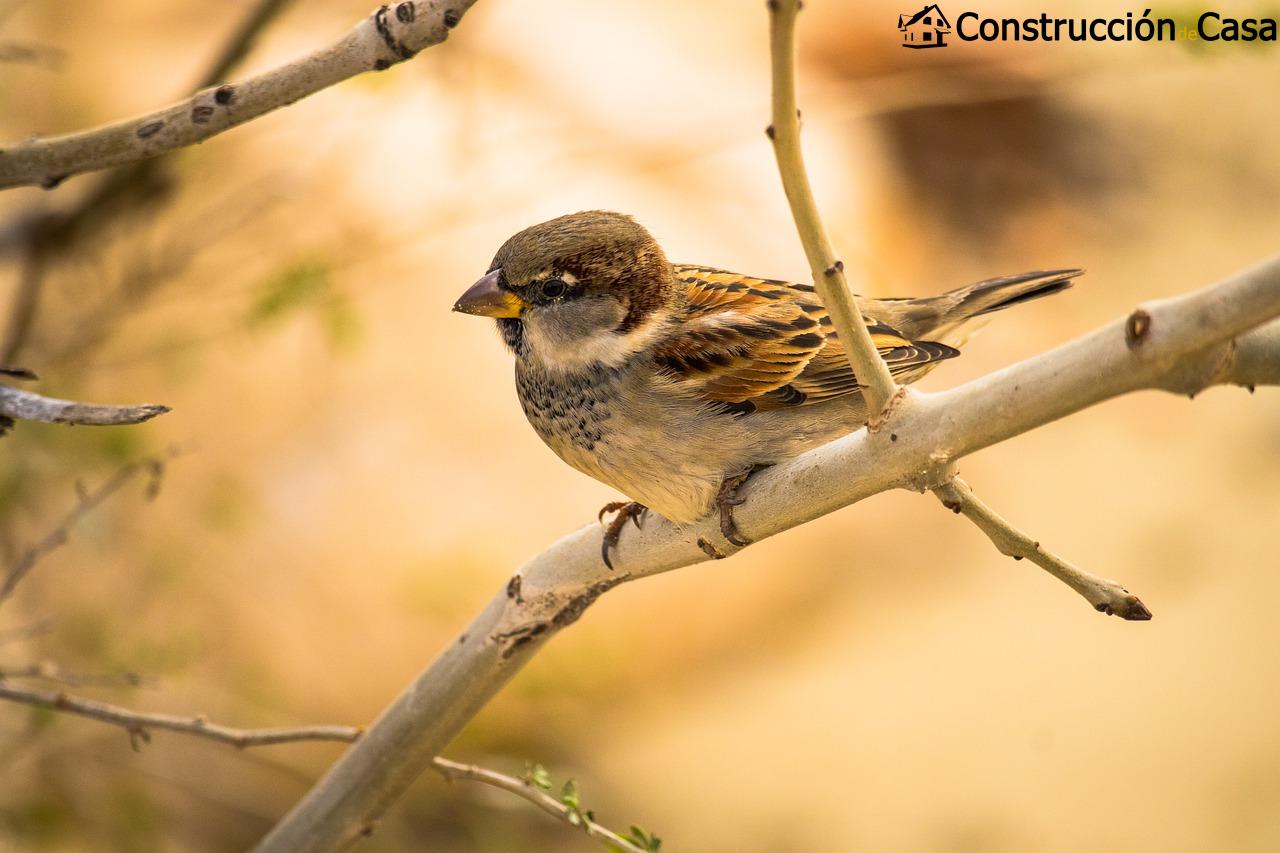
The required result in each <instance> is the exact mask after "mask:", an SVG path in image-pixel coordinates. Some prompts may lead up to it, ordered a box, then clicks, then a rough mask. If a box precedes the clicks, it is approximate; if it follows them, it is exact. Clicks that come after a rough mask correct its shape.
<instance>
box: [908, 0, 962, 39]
mask: <svg viewBox="0 0 1280 853" xmlns="http://www.w3.org/2000/svg"><path fill="white" fill-rule="evenodd" d="M898 29H899V30H901V31H902V46H903V47H910V48H915V49H920V48H925V47H946V46H947V41H946V39H947V35H948V34H949V33H950V32H951V22H950V21H948V20H947V16H946V15H944V14H942V10H941V9H939V8H938V4H937V3H930V4H929V5H928V6H925V7H924V8H923V9H921V10H920V11H919V12H916V13H915V14H914V15H905V14H903V15H899V16H898Z"/></svg>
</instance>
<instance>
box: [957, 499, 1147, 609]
mask: <svg viewBox="0 0 1280 853" xmlns="http://www.w3.org/2000/svg"><path fill="white" fill-rule="evenodd" d="M933 493H934V494H935V495H937V496H938V500H940V501H942V505H943V506H945V507H946V508H947V509H949V510H952V511H953V512H957V513H963V514H964V516H965V518H967V519H969V520H970V521H972V522H973V523H974V524H976V525H977V526H978V529H980V530H981V531H982V532H983V533H985V534H987V537H988V538H990V539H991V543H992V544H993V545H995V546H996V548H997V549H998V550H999V551H1000V553H1001V554H1004V555H1005V556H1006V557H1013V559H1015V560H1021V559H1022V558H1023V557H1026V558H1027V559H1029V560H1031V562H1033V563H1035V564H1036V565H1037V566H1039V567H1040V568H1042V569H1044V570H1045V571H1046V572H1048V573H1049V574H1051V575H1053V576H1054V577H1055V578H1057V579H1058V580H1060V581H1062V582H1063V583H1065V584H1066V585H1067V586H1069V587H1071V588H1072V589H1074V590H1075V591H1076V592H1078V593H1080V594H1081V595H1083V596H1084V597H1085V600H1086V601H1088V602H1089V603H1090V604H1092V605H1093V608H1094V609H1095V610H1097V611H1099V612H1100V613H1106V614H1107V615H1113V614H1114V615H1116V616H1119V617H1120V618H1121V619H1129V620H1132V621H1138V622H1145V621H1146V620H1148V619H1150V618H1151V611H1150V610H1148V609H1147V607H1146V605H1145V604H1143V603H1142V600H1141V599H1139V598H1138V596H1136V595H1134V594H1133V593H1131V592H1129V590H1127V589H1125V588H1124V587H1123V586H1121V585H1120V584H1118V583H1116V582H1115V581H1112V580H1107V579H1106V578H1100V577H1097V576H1096V575H1091V574H1089V573H1088V572H1085V571H1082V570H1080V569H1077V568H1076V567H1075V566H1073V565H1071V564H1070V563H1068V562H1067V561H1065V560H1063V559H1062V558H1061V557H1058V556H1056V555H1054V554H1051V553H1049V552H1048V551H1046V550H1044V549H1043V548H1042V547H1040V543H1039V542H1036V541H1034V540H1033V539H1032V538H1031V537H1030V536H1028V535H1026V534H1025V533H1023V532H1022V531H1020V530H1018V529H1016V528H1015V527H1013V526H1012V525H1011V524H1009V522H1007V521H1005V520H1004V519H1003V518H1001V517H1000V516H999V515H997V514H996V512H995V511H994V510H993V509H991V507H989V506H987V505H986V504H984V503H983V502H982V501H980V500H978V498H977V496H976V495H974V493H973V490H972V489H970V488H969V484H968V483H966V482H965V481H964V480H962V479H960V478H959V477H954V478H953V479H952V480H951V481H950V482H948V483H944V484H943V485H941V486H938V487H936V488H935V489H934V490H933Z"/></svg>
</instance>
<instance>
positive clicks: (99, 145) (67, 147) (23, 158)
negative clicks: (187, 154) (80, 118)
mask: <svg viewBox="0 0 1280 853" xmlns="http://www.w3.org/2000/svg"><path fill="white" fill-rule="evenodd" d="M474 3H475V0H452V2H447V3H442V2H426V0H403V1H402V2H400V3H397V4H395V6H394V7H392V6H390V5H384V6H380V7H378V9H377V10H375V11H374V12H373V14H372V15H369V16H368V17H366V18H364V19H363V20H361V21H360V22H359V23H358V24H356V25H355V27H353V28H352V29H351V30H350V31H349V32H348V33H347V34H346V35H345V36H343V37H342V38H341V39H340V40H338V42H336V43H335V44H332V45H329V46H327V47H323V48H321V49H319V50H317V51H315V52H313V53H311V54H309V55H308V56H305V57H303V58H302V59H299V60H297V61H294V62H291V63H288V64H286V65H282V66H280V67H279V68H273V69H271V70H268V71H265V72H263V73H261V74H258V75H256V76H254V77H250V78H249V79H247V80H244V81H242V82H240V83H238V84H235V85H221V86H217V87H216V88H215V87H213V86H209V87H206V88H205V89H203V90H202V91H200V92H197V93H196V94H195V95H193V96H192V97H190V98H186V99H184V100H182V101H179V102H178V103H176V104H173V105H171V106H168V107H165V108H163V109H160V110H156V111H154V112H151V113H148V114H145V115H140V116H135V117H133V118H130V119H125V120H123V121H118V122H115V123H113V124H108V125H103V126H101V127H96V128H92V129H90V130H84V131H80V132H78V133H68V134H65V135H62V136H52V137H43V138H35V139H30V140H25V141H22V142H18V143H15V144H13V145H11V146H9V147H7V148H4V149H3V150H0V189H4V188H8V187H15V186H23V185H30V184H35V185H40V186H43V187H45V188H46V189H52V188H53V187H56V186H57V185H58V184H60V183H61V182H62V181H63V180H65V179H66V178H67V177H69V176H71V175H75V174H79V173H81V172H89V171H94V170H97V169H105V168H107V167H108V166H118V165H120V164H122V163H132V162H135V161H137V160H144V159H147V158H150V157H155V156H157V155H159V154H163V153H165V152H167V151H173V150H174V149H177V148H185V147H187V146H190V145H195V144H196V143H198V142H203V141H204V140H206V139H209V138H211V137H213V136H216V135H217V134H219V133H222V132H223V131H224V130H228V129H230V128H232V127H235V126H236V125H240V124H244V123H245V122H247V121H251V120H252V119H255V118H257V117H258V116H260V115H263V114H264V113H268V112H271V111H272V110H276V109H279V108H281V107H284V106H287V105H289V104H292V103H294V102H295V101H298V100H300V99H302V98H305V97H307V96H308V95H313V94H315V93H316V92H319V91H321V90H323V89H326V88H328V87H329V86H332V85H334V84H336V83H340V82H342V81H344V80H346V79H348V78H350V77H354V76H356V75H357V74H362V73H364V72H366V71H381V70H384V69H387V68H390V67H391V66H392V65H395V64H397V63H399V62H403V61H404V60H406V59H410V58H411V57H413V56H414V55H415V54H417V53H418V52H419V51H421V50H423V49H425V48H428V47H431V46H433V45H437V44H439V43H441V42H442V41H444V40H445V39H446V38H447V37H448V35H449V30H451V29H452V28H453V27H455V26H457V25H458V23H459V21H461V19H462V15H463V13H465V12H466V11H467V10H468V9H469V8H470V7H471V6H472V5H473V4H474Z"/></svg>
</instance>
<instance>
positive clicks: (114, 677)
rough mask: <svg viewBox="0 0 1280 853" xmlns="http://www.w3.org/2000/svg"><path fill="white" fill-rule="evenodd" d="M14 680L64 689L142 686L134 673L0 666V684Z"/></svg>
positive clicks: (49, 664) (44, 665)
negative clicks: (47, 682) (58, 685)
mask: <svg viewBox="0 0 1280 853" xmlns="http://www.w3.org/2000/svg"><path fill="white" fill-rule="evenodd" d="M14 679H19V680H28V679H37V680H40V681H49V682H52V683H54V684H62V685H64V686H66V687H141V686H143V684H144V681H143V678H142V676H140V675H138V673H136V672H121V673H118V674H110V673H108V674H98V673H85V672H67V671H66V670H65V669H63V668H62V667H60V666H58V665H57V664H56V663H53V662H52V661H41V662H40V663H33V664H25V665H23V666H10V667H6V666H0V682H3V681H5V680H9V681H12V680H14Z"/></svg>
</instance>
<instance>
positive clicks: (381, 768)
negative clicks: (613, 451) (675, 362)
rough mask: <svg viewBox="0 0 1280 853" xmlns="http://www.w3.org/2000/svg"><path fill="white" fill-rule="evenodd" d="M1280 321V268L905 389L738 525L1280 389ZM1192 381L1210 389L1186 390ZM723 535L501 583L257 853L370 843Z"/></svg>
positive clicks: (751, 500) (531, 568)
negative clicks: (1116, 425) (499, 707)
mask: <svg viewBox="0 0 1280 853" xmlns="http://www.w3.org/2000/svg"><path fill="white" fill-rule="evenodd" d="M1277 316H1280V259H1275V260H1272V261H1269V262H1267V263H1265V264H1263V265H1261V266H1259V267H1257V268H1255V269H1252V270H1249V271H1247V272H1244V273H1241V274H1239V275H1236V276H1233V277H1232V278H1230V279H1228V280H1226V281H1224V282H1222V283H1221V284H1218V285H1215V286H1213V287H1209V288H1206V289H1204V290H1200V291H1198V292H1195V293H1191V294H1187V295H1186V296H1180V297H1176V298H1173V299H1166V300H1162V301H1159V302H1153V303H1150V304H1148V305H1146V306H1144V307H1143V308H1140V309H1138V310H1137V311H1135V312H1134V313H1133V314H1132V315H1130V316H1129V317H1128V318H1125V319H1121V320H1118V321H1116V322H1114V323H1111V324H1109V325H1107V326H1104V327H1103V328H1101V329H1099V330H1098V331H1096V332H1093V333H1091V334H1088V335H1085V336H1084V337H1082V338H1079V339H1077V340H1075V341H1072V342H1070V343H1068V344H1065V345H1063V346H1060V347H1058V348H1056V349H1054V350H1051V351H1049V352H1046V353H1043V354H1042V355H1039V356H1036V357H1035V358H1031V359H1028V360H1027V361H1023V362H1020V363H1018V364H1015V365H1013V366H1011V367H1008V368H1005V369H1004V370H1001V371H998V372H996V373H993V374H990V375H988V376H984V377H982V378H980V379H978V380H976V381H974V382H970V383H967V384H965V385H961V386H960V387H958V388H954V389H952V390H950V391H945V392H942V393H937V394H925V393H921V392H918V391H908V392H907V393H906V394H905V396H904V399H903V401H902V403H901V404H900V405H897V406H895V407H894V408H893V410H892V411H891V412H890V413H889V414H888V416H887V418H886V420H885V423H884V424H883V425H882V426H881V428H880V429H878V430H877V431H876V432H870V431H868V430H865V429H863V430H859V431H858V432H855V433H852V434H850V435H848V436H845V437H844V438H841V439H838V440H836V441H834V442H832V443H830V444H828V445H825V446H823V447H820V448H817V449H816V450H813V451H810V452H809V453H806V454H804V455H803V456H800V457H798V458H796V459H794V460H791V461H789V462H786V463H782V464H780V465H777V466H775V467H773V468H770V469H767V470H765V471H763V472H761V473H760V474H757V475H756V476H755V477H753V478H752V479H751V481H749V483H748V484H747V485H746V487H745V491H746V497H747V501H746V503H745V504H744V505H743V506H741V507H739V508H738V510H737V513H736V515H737V520H738V523H739V526H740V527H741V528H742V529H743V531H744V533H745V534H746V535H747V536H748V537H750V538H751V539H754V540H757V541H758V540H760V539H764V538H765V537H767V536H772V535H774V534H775V533H780V532H782V531H783V530H788V529H790V528H792V527H795V526H797V525H800V524H803V523H805V522H807V521H811V520H813V519H814V518H817V517H819V516H822V515H825V514H827V513H829V512H833V511H835V510H837V509H840V508H841V507H845V506H848V505H850V504H853V503H856V502H858V501H860V500H862V499H864V498H867V497H870V496H871V495H874V494H877V493H879V492H883V491H887V490H889V489H894V488H913V489H916V490H922V489H928V488H934V487H936V486H939V485H941V484H942V483H943V482H945V480H946V478H947V476H949V470H950V466H951V464H952V463H953V462H954V461H955V460H957V459H959V458H960V457H963V456H966V455H968V454H970V453H974V452H975V451H978V450H981V449H982V448H984V447H989V446H991V445H993V444H997V443H999V442H1001V441H1004V440H1006V439H1008V438H1011V437H1013V436H1015V435H1018V434H1020V433H1024V432H1027V431H1029V430H1032V429H1035V428H1036V427H1038V426H1041V425H1043V424H1045V423H1048V422H1050V421H1053V420H1057V419H1058V418H1062V417H1065V416H1067V415H1069V414H1072V413H1073V412H1076V411H1079V410H1080V409H1083V408H1085V407H1087V406H1091V405H1094V404H1096V403H1099V402H1102V401H1103V400H1107V399H1110V398H1112V397H1116V396H1119V395H1121V394H1125V393H1129V392H1131V391H1137V390H1140V389H1144V388H1166V387H1171V388H1173V389H1174V390H1177V391H1179V392H1188V391H1189V390H1199V388H1201V387H1206V386H1207V385H1208V384H1212V383H1215V382H1218V383H1225V382H1231V383H1236V384H1241V383H1245V384H1261V383H1263V382H1266V383H1271V384H1280V342H1278V340H1277V338H1278V333H1277V328H1276V326H1277V324H1272V325H1270V326H1267V327H1266V328H1263V329H1260V330H1259V331H1257V332H1253V333H1251V334H1246V333H1249V332H1250V330H1251V329H1254V328H1256V327H1258V326H1259V325H1260V324H1262V323H1265V322H1267V321H1268V320H1270V319H1272V318H1274V317H1277ZM1240 336H1243V337H1242V338H1241V339H1240V340H1239V341H1238V342H1234V343H1233V339H1235V338H1237V337H1240ZM1246 356H1247V357H1246ZM1192 378H1198V380H1200V381H1203V383H1204V384H1202V385H1199V386H1198V387H1196V388H1194V389H1189V387H1188V385H1187V383H1188V382H1190V380H1191V379H1192ZM718 529H719V528H718V520H717V519H714V518H713V519H709V520H707V521H704V522H699V523H697V524H692V525H687V526H677V525H674V524H671V523H668V522H666V521H664V520H662V519H661V518H657V517H653V516H651V517H650V520H649V521H648V523H646V524H645V526H644V528H643V529H642V530H638V531H631V532H630V534H629V535H628V536H626V537H623V539H622V541H621V542H620V543H619V547H618V550H617V556H616V558H615V563H616V564H617V565H618V567H619V568H618V570H616V571H612V572H611V571H609V570H607V569H606V568H605V567H604V566H603V564H602V563H601V562H600V536H601V532H600V529H599V527H598V526H597V525H594V524H592V525H588V526H586V527H584V528H582V529H581V530H578V531H576V532H574V533H571V534H569V535H568V536H566V537H564V538H563V539H561V540H560V541H559V542H556V543H555V544H554V545H552V546H551V547H550V548H548V549H547V550H546V551H544V552H543V553H542V554H539V555H538V556H537V557H534V558H533V559H532V560H530V561H529V562H528V563H526V564H525V565H524V566H522V567H521V568H520V569H519V570H518V571H517V575H518V576H519V578H520V583H519V584H515V583H509V584H504V586H503V589H502V590H501V591H499V592H498V594H497V595H496V596H494V598H493V599H492V600H491V601H490V602H489V604H488V606H487V607H486V608H485V609H484V611H483V612H482V613H480V615H479V616H477V617H476V619H475V620H474V621H473V622H472V623H471V625H470V626H469V627H468V628H467V629H466V632H465V633H463V634H462V636H461V637H459V639H458V640H457V641H456V642H454V643H452V644H451V645H450V646H448V647H447V648H446V649H445V650H444V652H443V653H442V654H441V655H440V657H438V658H437V659H436V661H435V662H434V663H432V664H431V666H430V667H429V668H428V669H427V670H426V671H424V672H423V673H422V674H421V675H420V676H419V677H418V678H417V680H415V681H414V682H413V683H412V684H411V685H410V686H409V687H408V688H407V689H406V690H405V691H404V693H402V694H401V695H400V697H399V698H397V699H396V700H395V702H394V703H393V704H392V705H391V706H390V707H389V708H388V709H387V710H386V711H385V712H384V713H383V714H382V716H381V718H380V719H379V720H378V721H377V722H376V723H375V724H374V725H373V726H372V727H371V728H370V729H369V731H368V732H367V733H366V734H365V736H364V737H362V738H361V740H360V743H358V744H357V745H356V746H355V747H354V748H352V749H350V750H348V751H347V753H346V754H345V755H343V757H342V758H341V759H340V760H339V761H338V763H337V764H335V765H334V766H333V768H331V769H330V771H329V773H328V774H327V775H326V776H325V777H324V779H322V780H321V781H320V783H319V784H317V785H316V786H315V787H314V788H313V789H312V790H311V791H310V792H309V793H308V794H307V796H306V797H305V798H304V799H303V800H302V801H301V802H300V803H299V804H298V805H297V806H295V807H294V809H293V811H292V812H290V814H289V815H288V816H286V818H285V819H284V820H283V821H282V822H281V823H280V824H279V825H278V826H276V828H275V829H273V830H272V831H271V833H270V834H269V835H268V836H267V837H266V838H265V839H264V840H263V841H262V843H261V845H260V847H259V849H260V850H262V851H290V853H293V852H294V851H308V850H331V849H334V848H335V847H341V846H344V845H345V844H347V843H350V842H351V841H353V840H355V839H357V838H359V837H361V836H362V835H363V834H365V833H367V832H369V831H371V830H372V826H373V822H374V821H375V820H376V819H377V818H378V816H380V815H381V814H382V813H383V812H384V811H386V809H387V808H388V807H389V806H390V805H391V803H392V802H394V801H395V799H396V798H397V797H398V796H399V795H400V794H401V793H402V792H403V791H404V790H405V789H406V788H407V787H408V786H409V785H410V784H411V783H412V782H413V780H414V779H416V778H417V777H418V775H419V774H420V773H422V771H423V770H425V769H426V768H427V767H429V766H430V765H431V762H432V759H434V758H435V757H436V755H438V754H439V753H440V752H441V751H442V749H443V748H444V746H445V745H446V744H447V743H448V742H449V741H450V740H452V739H453V737H454V735H456V734H457V733H458V731H459V730H461V728H462V727H463V725H465V724H466V722H467V721H468V720H470V719H471V717H472V716H474V715H475V714H476V713H477V712H478V711H479V710H480V708H482V707H483V706H484V705H485V703H486V702H487V701H488V700H489V699H490V698H491V697H492V696H493V695H494V694H495V693H497V692H498V691H499V690H500V689H501V688H502V686H503V685H504V684H506V682H507V681H508V680H509V679H510V678H511V677H512V676H513V675H515V673H516V672H517V671H519V669H520V667H521V666H522V665H523V664H524V663H525V662H526V661H527V660H528V659H529V658H530V657H531V656H532V655H533V654H534V653H535V652H536V651H537V650H538V649H539V648H540V646H541V645H542V644H543V643H545V642H546V641H547V639H549V638H550V637H551V636H553V635H554V634H555V633H556V632H557V631H559V630H560V629H562V628H564V627H566V626H568V625H570V624H572V623H573V622H575V621H576V620H577V619H578V618H579V617H580V616H581V615H582V613H583V612H584V611H585V610H586V609H587V608H588V607H589V606H590V605H591V604H592V603H593V602H594V601H595V600H596V599H597V598H599V597H600V596H601V595H603V594H604V593H605V592H607V591H608V590H609V589H611V588H612V587H614V586H617V585H618V584H620V583H623V582H625V581H628V580H634V579H636V578H640V577H646V576H648V575H653V574H657V573H659V572H665V571H670V570H672V569H677V568H681V567H683V566H688V565H692V564H694V563H699V562H703V561H705V560H706V559H707V555H706V554H705V553H704V552H703V551H702V549H701V548H700V547H699V546H698V544H697V543H698V540H699V539H700V538H704V537H705V538H707V539H708V540H710V541H718V540H714V538H713V537H715V535H716V531H717V530H718ZM515 591H518V592H519V595H516V594H515Z"/></svg>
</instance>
